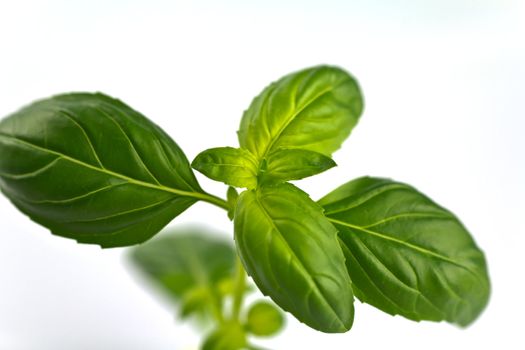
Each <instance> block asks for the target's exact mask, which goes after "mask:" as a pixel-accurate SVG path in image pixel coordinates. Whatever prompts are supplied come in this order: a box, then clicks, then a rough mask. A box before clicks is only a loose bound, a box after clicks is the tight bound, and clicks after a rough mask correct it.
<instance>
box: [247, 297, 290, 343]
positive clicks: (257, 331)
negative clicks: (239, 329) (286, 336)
mask: <svg viewBox="0 0 525 350" xmlns="http://www.w3.org/2000/svg"><path fill="white" fill-rule="evenodd" d="M283 326H284V316H283V314H282V312H281V311H280V310H279V309H278V308H277V307H275V305H273V304H271V303H268V302H265V301H259V302H257V303H255V304H253V305H252V306H251V307H250V309H249V310H248V316H247V318H246V329H247V331H248V332H250V333H251V334H254V335H257V336H261V337H268V336H271V335H274V334H276V333H277V332H279V331H280V330H281V329H282V328H283Z"/></svg>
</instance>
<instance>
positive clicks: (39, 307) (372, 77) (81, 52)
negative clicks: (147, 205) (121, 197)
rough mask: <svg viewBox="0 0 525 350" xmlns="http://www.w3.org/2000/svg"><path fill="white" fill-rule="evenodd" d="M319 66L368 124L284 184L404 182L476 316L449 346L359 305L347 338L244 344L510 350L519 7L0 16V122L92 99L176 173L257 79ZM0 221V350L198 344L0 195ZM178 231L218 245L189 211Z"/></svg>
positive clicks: (295, 328)
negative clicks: (470, 289) (457, 224)
mask: <svg viewBox="0 0 525 350" xmlns="http://www.w3.org/2000/svg"><path fill="white" fill-rule="evenodd" d="M321 63H329V64H334V65H339V66H341V67H344V68H345V69H347V70H349V71H350V72H351V73H352V74H353V75H355V76H356V77H357V79H358V80H359V82H360V84H361V86H362V89H363V92H364V95H365V99H366V110H365V113H364V115H363V117H362V119H361V121H360V123H359V125H358V126H357V128H356V129H355V130H354V132H353V134H352V135H351V137H350V139H349V140H348V141H347V142H345V144H344V146H343V148H342V149H341V150H340V151H338V152H337V153H336V154H335V160H336V162H337V163H338V164H339V167H337V168H334V169H332V170H330V171H329V172H327V173H324V174H322V175H319V176H317V177H315V178H311V179H308V180H304V181H301V182H299V183H298V184H299V186H300V187H302V188H303V189H305V190H306V191H308V192H309V193H310V194H311V195H312V197H313V198H319V197H320V196H321V195H323V194H324V193H326V192H328V191H330V190H331V189H333V188H334V187H336V186H337V185H339V184H342V183H344V182H346V181H348V180H350V179H352V178H355V177H358V176H362V175H367V174H369V175H376V176H387V177H392V178H394V179H397V180H401V181H405V182H408V183H411V184H413V185H414V186H416V187H417V188H419V189H420V190H422V191H423V192H425V193H426V194H428V195H429V196H431V197H432V198H434V199H435V200H436V201H437V202H438V203H441V204H443V205H444V206H446V207H448V208H449V209H451V210H452V211H454V212H455V213H456V214H457V215H458V216H459V217H460V218H461V219H462V220H463V222H464V223H465V225H466V226H467V227H468V228H469V229H470V230H471V232H472V234H473V235H474V237H475V239H476V241H477V242H478V244H479V245H480V246H481V247H482V248H483V249H484V251H485V253H486V256H487V259H488V262H489V268H490V274H491V278H492V283H493V292H492V298H491V301H490V304H489V306H488V308H487V309H486V311H485V312H484V313H483V314H482V315H481V317H480V318H479V319H478V321H477V322H475V323H474V324H473V325H472V326H471V327H469V328H467V329H465V330H461V329H459V328H456V327H454V326H451V325H448V324H444V323H440V324H436V323H429V322H423V323H419V324H418V323H415V322H411V321H407V320H405V319H403V318H400V317H391V316H388V315H386V314H384V313H382V312H379V311H377V310H375V309H373V308H372V307H369V306H367V305H363V304H361V303H359V302H357V303H356V319H355V323H354V327H353V329H352V330H351V331H350V332H349V333H346V334H342V335H326V334H322V333H319V332H316V331H313V330H311V329H309V328H307V327H306V326H303V325H301V324H299V323H298V322H297V321H295V320H294V319H293V318H292V317H289V322H288V328H287V330H286V331H285V332H284V333H282V334H281V335H280V336H278V337H277V338H274V339H271V340H270V341H267V342H262V343H261V344H265V345H267V346H268V347H271V348H272V349H279V350H282V349H320V348H324V349H350V348H355V349H360V348H365V347H366V348H368V349H379V348H385V347H386V348H391V349H398V348H404V349H420V348H425V349H461V348H476V347H483V348H487V349H493V348H497V347H504V348H505V349H523V348H525V344H524V341H523V334H522V333H523V315H524V313H525V302H524V298H523V296H524V295H525V282H524V278H523V276H524V273H523V268H524V267H525V264H524V262H523V260H524V257H523V247H524V246H525V239H524V234H525V225H524V224H523V222H524V221H523V215H524V214H525V203H524V201H523V198H524V195H525V185H524V184H523V181H524V180H525V164H524V152H525V141H524V138H523V133H524V132H525V122H524V118H525V107H524V104H525V2H524V1H519V0H516V1H512V0H492V1H489V0H477V1H474V0H472V1H467V0H439V1H438V0H436V1H434V0H427V1H416V0H404V1H388V0H384V1H379V0H367V1H349V0H347V1H345V0H340V1H336V0H323V1H319V2H314V1H306V0H301V1H289V2H285V1H283V0H281V1H277V0H265V1H261V2H259V3H258V4H257V3H256V2H249V1H223V2H219V1H206V2H204V1H167V0H166V1H159V0H149V1H143V2H141V1H123V0H118V1H115V0H113V1H109V0H105V1H102V0H91V1H85V2H80V1H72V0H63V1H4V0H0V116H5V115H8V114H9V113H11V112H13V111H15V110H17V109H18V108H19V107H21V106H22V105H25V104H27V103H29V102H31V101H32V100H34V99H37V98H42V97H47V96H49V95H52V94H56V93H60V92H67V91H97V90H99V91H103V92H105V93H108V94H110V95H112V96H115V97H118V98H121V99H122V100H123V101H125V102H126V103H128V104H129V105H131V106H132V107H133V108H135V109H138V110H139V111H141V112H142V113H144V114H145V115H146V116H148V117H149V118H150V119H152V120H153V121H155V122H156V123H157V124H159V125H160V126H162V127H163V128H164V129H165V130H166V131H167V132H168V133H169V134H170V135H172V136H173V138H174V139H175V140H176V141H177V143H178V144H179V145H180V146H181V147H182V148H183V149H184V150H185V152H186V154H187V156H188V158H189V159H190V160H191V159H193V157H194V156H195V155H196V154H197V153H198V152H200V151H201V150H204V149H206V148H209V147H217V146H226V145H230V146H235V145H236V135H235V131H236V130H237V127H238V123H239V120H240V117H241V114H242V111H243V110H244V109H245V108H246V107H247V106H248V104H249V103H250V101H251V98H252V97H253V96H255V95H256V94H258V93H259V92H260V90H261V89H262V88H263V87H264V86H265V85H267V84H268V83H269V82H270V81H272V80H275V79H277V78H279V77H280V76H282V75H284V74H287V73H289V72H291V71H295V70H298V69H301V68H304V67H308V66H311V65H317V64H321ZM0 156H1V155H0ZM199 179H200V180H201V183H202V184H203V186H204V187H205V188H207V189H208V190H210V191H211V192H213V193H216V194H220V195H222V194H223V191H224V187H223V186H222V185H220V184H214V183H212V182H211V181H208V180H206V179H204V178H203V177H199ZM0 218H1V223H0V349H2V350H3V349H6V350H27V349H30V350H33V349H59V350H61V349H126V350H135V349H137V350H139V349H153V350H155V349H166V350H167V349H183V350H184V349H191V348H195V346H196V344H197V342H198V337H197V336H196V335H194V334H191V333H188V330H189V328H188V327H180V326H176V325H175V322H174V316H173V313H174V311H173V310H170V309H169V308H167V307H166V305H167V304H166V303H165V302H163V301H162V300H161V299H159V298H158V297H157V298H155V297H154V296H152V294H150V291H149V290H145V289H144V288H142V286H140V285H139V284H138V283H137V278H136V276H134V275H133V274H132V272H130V269H129V267H128V266H127V264H126V262H125V256H124V255H123V253H124V250H123V249H113V250H104V251H103V250H101V249H99V248H98V247H94V246H86V245H77V244H76V243H75V242H74V241H71V240H67V239H63V238H58V237H53V236H52V235H50V234H49V233H48V232H47V231H46V230H45V229H44V228H42V227H39V226H37V225H36V224H34V223H32V222H31V221H29V220H28V219H27V218H26V217H24V216H23V215H22V214H20V213H19V212H18V211H17V210H16V209H15V208H14V207H13V206H12V205H11V204H10V203H9V202H8V200H7V199H5V198H4V197H0ZM176 222H179V223H188V222H205V223H207V224H208V225H210V226H213V227H217V228H219V229H222V230H223V231H225V232H231V227H230V226H231V224H230V222H229V221H228V220H227V219H226V217H225V215H224V214H223V213H222V212H220V211H219V210H217V209H216V208H214V207H211V206H210V205H207V204H197V205H195V206H194V207H192V208H191V209H189V210H188V211H187V212H185V213H184V214H183V215H181V216H180V217H179V218H177V219H176Z"/></svg>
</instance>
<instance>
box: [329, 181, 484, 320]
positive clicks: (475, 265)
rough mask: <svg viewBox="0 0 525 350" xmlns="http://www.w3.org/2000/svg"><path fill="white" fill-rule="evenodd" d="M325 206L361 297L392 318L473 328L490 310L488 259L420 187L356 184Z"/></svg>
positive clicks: (390, 183) (391, 183) (340, 190)
mask: <svg viewBox="0 0 525 350" xmlns="http://www.w3.org/2000/svg"><path fill="white" fill-rule="evenodd" d="M319 203H320V204H321V205H322V206H323V207H324V208H325V215H326V216H327V217H328V218H329V220H330V221H331V222H332V223H333V224H334V225H335V226H336V227H337V229H338V230H339V238H340V242H341V245H342V247H343V251H344V253H345V256H346V259H347V260H346V262H347V268H348V272H349V274H350V276H351V279H352V282H353V286H354V292H355V294H356V296H357V297H358V298H359V299H360V300H362V301H364V302H366V303H369V304H371V305H373V306H375V307H377V308H379V309H381V310H383V311H385V312H387V313H389V314H392V315H402V316H404V317H407V318H409V319H412V320H416V321H419V320H432V321H442V320H445V321H448V322H452V323H457V324H459V325H461V326H466V325H468V324H470V323H471V322H473V321H474V320H475V319H476V317H477V316H478V315H479V314H480V313H481V311H482V310H483V309H484V308H485V306H486V304H487V301H488V298H489V293H490V285H489V278H488V274H487V266H486V262H485V258H484V256H483V253H482V252H481V251H480V249H479V248H478V247H477V246H476V244H475V242H474V240H473V239H472V237H471V236H470V234H469V233H468V231H467V230H466V229H465V227H464V226H463V225H462V224H461V222H460V221H459V220H458V219H457V218H456V217H455V216H454V215H453V214H452V213H450V212H449V211H448V210H446V209H444V208H442V207H440V206H439V205H437V204H436V203H434V202H433V201H431V200H430V199H429V198H428V197H426V196H425V195H423V194H421V193H420V192H418V191H417V190H415V189H414V188H413V187H410V186H408V185H406V184H403V183H399V182H394V181H391V180H387V179H380V178H369V177H364V178H360V179H357V180H354V181H351V182H349V183H347V184H345V185H343V186H341V187H340V188H338V189H336V190H334V191H333V192H332V193H330V194H329V195H327V196H326V197H324V198H323V199H321V200H320V201H319Z"/></svg>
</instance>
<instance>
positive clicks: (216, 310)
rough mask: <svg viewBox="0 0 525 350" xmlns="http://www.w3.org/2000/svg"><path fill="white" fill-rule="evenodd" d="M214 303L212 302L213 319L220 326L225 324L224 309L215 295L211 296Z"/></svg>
mask: <svg viewBox="0 0 525 350" xmlns="http://www.w3.org/2000/svg"><path fill="white" fill-rule="evenodd" d="M211 298H212V301H211V312H212V314H213V318H215V320H216V321H217V323H218V324H220V325H221V324H223V323H224V316H223V314H222V308H221V304H220V302H219V300H218V299H217V296H216V295H215V293H213V294H212V295H211Z"/></svg>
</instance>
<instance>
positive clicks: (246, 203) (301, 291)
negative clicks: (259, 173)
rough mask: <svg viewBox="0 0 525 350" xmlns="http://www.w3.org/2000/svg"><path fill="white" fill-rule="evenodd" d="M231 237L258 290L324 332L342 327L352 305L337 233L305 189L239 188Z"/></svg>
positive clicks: (351, 312) (288, 186) (347, 326)
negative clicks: (242, 189)
mask: <svg viewBox="0 0 525 350" xmlns="http://www.w3.org/2000/svg"><path fill="white" fill-rule="evenodd" d="M234 226H235V242H236V245H237V251H238V253H239V255H240V257H241V260H242V262H243V264H244V267H245V269H246V271H247V272H248V274H250V276H252V278H253V280H254V281H255V283H256V284H257V286H258V287H259V289H260V290H261V291H262V292H263V293H264V294H265V295H269V296H270V297H271V298H272V299H273V301H274V302H276V303H277V304H278V305H279V306H280V307H281V308H283V309H284V310H285V311H288V312H290V313H292V314H293V315H294V316H295V317H296V318H297V319H299V320H300V321H302V322H304V323H306V324H307V325H309V326H310V327H312V328H315V329H317V330H320V331H323V332H345V331H347V330H349V329H350V327H351V326H352V321H353V315H354V309H353V294H352V288H351V283H350V279H349V277H348V273H347V271H346V268H345V265H344V256H343V253H342V251H341V248H340V246H339V244H338V241H337V232H336V230H335V228H334V227H333V226H332V225H331V224H330V222H329V221H328V220H327V219H326V218H325V217H324V215H323V212H322V210H321V208H320V207H319V206H318V205H317V204H316V203H315V202H313V201H312V200H311V199H310V198H309V197H308V195H307V194H306V193H304V192H302V191H301V190H299V189H298V188H297V187H295V186H293V185H291V184H288V183H285V184H280V185H276V186H266V187H260V188H259V189H258V190H256V191H253V190H252V191H245V192H243V193H241V195H240V197H239V200H238V202H237V208H236V211H235V219H234Z"/></svg>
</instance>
